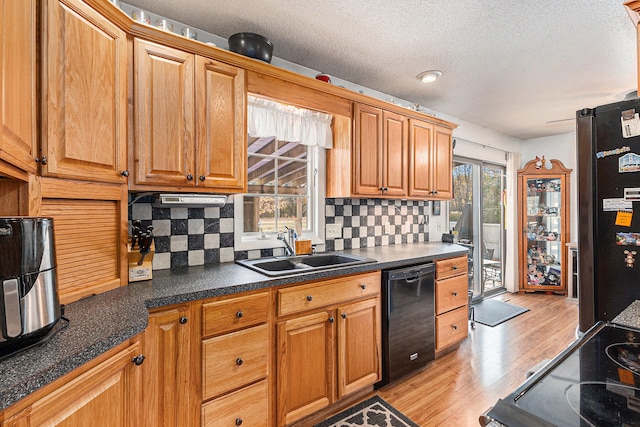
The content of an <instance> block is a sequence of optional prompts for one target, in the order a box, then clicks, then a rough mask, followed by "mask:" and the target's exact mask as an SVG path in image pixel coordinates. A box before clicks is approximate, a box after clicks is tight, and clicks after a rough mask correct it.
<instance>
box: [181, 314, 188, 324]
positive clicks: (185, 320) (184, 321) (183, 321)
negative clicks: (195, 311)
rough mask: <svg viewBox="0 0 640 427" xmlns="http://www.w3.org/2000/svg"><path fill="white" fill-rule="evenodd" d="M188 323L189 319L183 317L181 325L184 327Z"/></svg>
mask: <svg viewBox="0 0 640 427" xmlns="http://www.w3.org/2000/svg"><path fill="white" fill-rule="evenodd" d="M188 321H189V319H187V317H186V316H182V317H181V318H180V324H181V325H184V324H185V323H187V322H188Z"/></svg>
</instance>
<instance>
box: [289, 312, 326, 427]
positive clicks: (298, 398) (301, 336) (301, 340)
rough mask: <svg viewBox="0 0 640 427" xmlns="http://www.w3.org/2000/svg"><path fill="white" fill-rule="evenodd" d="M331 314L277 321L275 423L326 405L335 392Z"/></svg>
mask: <svg viewBox="0 0 640 427" xmlns="http://www.w3.org/2000/svg"><path fill="white" fill-rule="evenodd" d="M334 321H335V319H334V318H333V315H332V314H331V315H330V313H328V312H326V311H322V312H319V313H315V314H310V315H307V316H302V317H298V318H295V319H291V320H287V321H284V322H281V323H279V324H278V338H277V341H278V351H279V354H278V357H279V359H278V425H279V426H284V425H286V424H290V423H292V422H293V421H296V420H299V419H300V418H303V417H305V416H307V415H310V414H312V413H314V412H316V411H318V410H320V409H322V408H325V407H327V406H329V404H331V403H332V402H333V400H334V395H335V366H334V360H335V356H334V345H333V343H334V339H335V337H334V335H335V332H334V330H335V327H334Z"/></svg>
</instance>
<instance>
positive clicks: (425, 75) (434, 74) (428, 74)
mask: <svg viewBox="0 0 640 427" xmlns="http://www.w3.org/2000/svg"><path fill="white" fill-rule="evenodd" d="M441 75H442V71H440V70H429V71H423V72H422V73H420V74H418V75H417V76H416V78H417V79H418V80H420V81H421V82H422V83H431V82H434V81H436V79H437V78H438V77H440V76H441Z"/></svg>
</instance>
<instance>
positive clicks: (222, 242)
mask: <svg viewBox="0 0 640 427" xmlns="http://www.w3.org/2000/svg"><path fill="white" fill-rule="evenodd" d="M428 207H429V202H425V201H410V200H409V201H407V200H379V199H326V206H325V214H326V223H327V224H342V226H343V229H342V237H341V238H338V239H326V245H325V249H326V250H327V251H334V250H343V249H355V248H363V247H367V246H382V245H394V244H400V243H411V242H423V241H428V240H429V227H428V223H429V215H428ZM129 220H130V221H131V220H141V221H142V226H143V228H146V227H147V226H149V225H153V227H154V230H153V234H154V236H155V237H154V241H155V249H156V250H155V255H154V257H153V269H154V270H162V269H166V268H171V267H184V266H193V265H202V264H218V263H222V262H232V261H234V260H237V259H247V258H248V257H249V255H251V257H252V258H253V257H254V256H256V254H255V253H253V252H254V251H251V252H252V253H251V254H249V252H247V251H234V247H233V245H234V228H233V226H234V223H233V221H234V207H233V203H227V204H226V205H225V206H224V207H222V208H160V207H154V206H153V205H152V203H151V199H150V197H145V198H142V199H141V200H139V201H137V202H136V203H134V204H132V205H131V206H130V207H129ZM385 224H388V225H386V226H385ZM259 252H260V254H259V255H260V256H261V257H267V256H273V255H279V254H281V253H282V249H281V248H275V249H262V250H261V251H259Z"/></svg>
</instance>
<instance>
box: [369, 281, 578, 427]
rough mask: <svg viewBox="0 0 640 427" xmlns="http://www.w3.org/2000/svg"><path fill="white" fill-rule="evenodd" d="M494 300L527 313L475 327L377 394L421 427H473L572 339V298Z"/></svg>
mask: <svg viewBox="0 0 640 427" xmlns="http://www.w3.org/2000/svg"><path fill="white" fill-rule="evenodd" d="M494 298H496V299H499V300H503V301H508V302H510V303H512V304H515V305H519V306H522V307H527V308H529V309H530V311H528V312H526V313H524V314H522V315H520V316H518V317H516V318H514V319H511V320H509V321H507V322H505V323H502V324H500V325H498V326H494V327H489V326H485V325H481V324H478V323H476V328H475V329H471V328H469V336H468V337H467V339H466V340H465V341H464V342H463V343H462V344H461V345H460V347H459V348H458V349H457V350H456V351H453V352H451V353H448V354H446V355H444V356H442V357H440V358H438V359H436V360H435V361H434V362H432V363H430V364H429V365H428V366H427V367H425V368H424V369H423V370H422V371H421V372H419V373H417V374H415V375H412V376H410V377H408V378H406V379H403V380H400V381H399V382H398V383H393V384H389V385H388V386H386V387H384V388H382V389H380V390H378V391H377V392H376V394H378V395H380V396H381V397H382V398H383V399H385V400H386V401H387V402H389V403H390V404H391V405H393V406H394V407H395V408H397V409H398V410H400V411H401V412H403V413H404V414H405V415H407V416H408V417H409V418H411V419H412V420H413V421H415V422H416V423H418V424H419V425H420V426H421V427H431V426H461V427H462V426H469V427H472V426H478V425H479V423H478V417H479V416H480V415H481V414H482V413H483V412H485V411H486V410H487V409H488V408H490V407H491V406H492V405H493V404H494V403H495V402H496V401H497V400H498V399H499V398H501V397H504V396H506V395H507V394H509V393H510V392H512V391H513V390H514V389H515V388H516V387H517V386H518V385H519V384H520V383H522V382H523V381H524V380H525V375H526V373H527V371H528V370H529V369H531V368H532V367H534V366H535V365H537V364H538V363H539V362H540V361H542V360H544V359H551V358H553V357H554V356H555V355H557V354H558V353H560V352H561V351H562V350H564V349H565V348H566V347H567V346H568V345H569V344H570V343H571V342H572V341H573V340H574V339H575V331H576V326H577V324H578V303H577V300H575V299H570V298H566V297H563V296H559V295H547V294H539V293H536V294H512V293H505V294H501V295H498V296H497V297H494Z"/></svg>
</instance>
